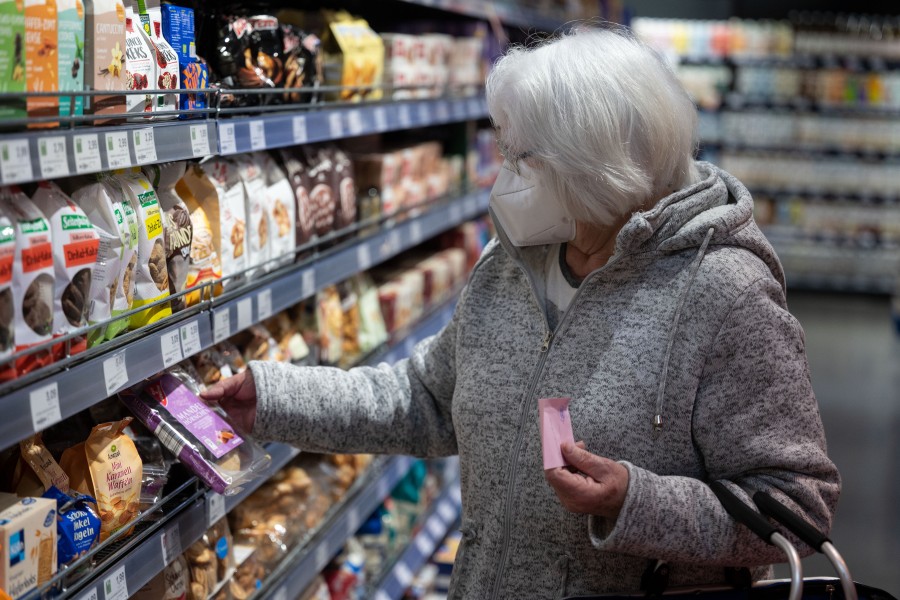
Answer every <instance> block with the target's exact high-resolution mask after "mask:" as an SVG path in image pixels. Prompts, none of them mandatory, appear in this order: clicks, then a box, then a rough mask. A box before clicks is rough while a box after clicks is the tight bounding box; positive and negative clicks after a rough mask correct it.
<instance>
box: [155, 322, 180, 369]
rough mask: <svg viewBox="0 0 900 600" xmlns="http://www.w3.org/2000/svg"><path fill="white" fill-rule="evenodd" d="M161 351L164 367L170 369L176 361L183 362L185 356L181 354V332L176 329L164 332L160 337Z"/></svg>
mask: <svg viewBox="0 0 900 600" xmlns="http://www.w3.org/2000/svg"><path fill="white" fill-rule="evenodd" d="M159 345H160V351H161V352H162V359H163V367H165V368H166V369H168V368H169V367H171V366H172V365H174V364H175V363H178V362H181V360H182V359H183V358H184V356H183V355H182V354H181V333H180V332H179V330H177V329H175V330H173V331H167V332H165V333H163V334H162V335H161V336H160V338H159Z"/></svg>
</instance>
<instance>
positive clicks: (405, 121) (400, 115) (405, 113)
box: [397, 104, 412, 128]
mask: <svg viewBox="0 0 900 600" xmlns="http://www.w3.org/2000/svg"><path fill="white" fill-rule="evenodd" d="M397 120H398V121H400V127H404V128H406V127H412V111H410V110H409V104H401V105H400V106H399V107H397Z"/></svg>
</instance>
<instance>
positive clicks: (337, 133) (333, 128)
mask: <svg viewBox="0 0 900 600" xmlns="http://www.w3.org/2000/svg"><path fill="white" fill-rule="evenodd" d="M328 132H329V133H330V134H331V137H333V138H340V137H344V122H343V120H341V113H339V112H333V113H330V114H329V115H328Z"/></svg>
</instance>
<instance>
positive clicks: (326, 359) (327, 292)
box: [316, 285, 344, 365]
mask: <svg viewBox="0 0 900 600" xmlns="http://www.w3.org/2000/svg"><path fill="white" fill-rule="evenodd" d="M316 322H317V327H318V331H319V360H320V361H321V362H322V364H325V365H337V364H339V363H340V362H341V351H342V349H343V341H344V334H343V322H344V311H343V309H342V308H341V295H340V294H339V293H338V290H337V288H336V287H335V286H333V285H331V286H328V287H326V288H325V289H323V290H322V291H320V292H319V293H318V294H317V295H316Z"/></svg>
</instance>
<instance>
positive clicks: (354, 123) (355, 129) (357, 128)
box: [347, 109, 365, 135]
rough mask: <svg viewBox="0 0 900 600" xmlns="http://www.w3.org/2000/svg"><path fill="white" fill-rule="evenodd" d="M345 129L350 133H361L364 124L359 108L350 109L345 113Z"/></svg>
mask: <svg viewBox="0 0 900 600" xmlns="http://www.w3.org/2000/svg"><path fill="white" fill-rule="evenodd" d="M347 129H348V130H349V131H350V135H362V134H363V130H364V129H365V126H364V125H363V118H362V113H361V112H359V110H356V109H354V110H351V111H350V112H348V113H347Z"/></svg>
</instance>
